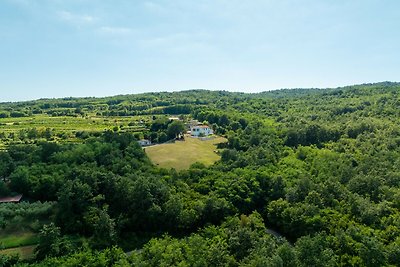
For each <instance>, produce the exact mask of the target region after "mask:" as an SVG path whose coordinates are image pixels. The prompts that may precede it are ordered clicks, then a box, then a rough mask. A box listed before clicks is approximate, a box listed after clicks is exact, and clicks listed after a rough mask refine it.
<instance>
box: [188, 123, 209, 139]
mask: <svg viewBox="0 0 400 267" xmlns="http://www.w3.org/2000/svg"><path fill="white" fill-rule="evenodd" d="M213 133H214V132H213V130H212V129H211V128H210V127H209V126H207V125H193V126H190V135H191V136H208V135H210V134H213Z"/></svg>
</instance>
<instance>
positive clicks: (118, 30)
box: [99, 26, 132, 35]
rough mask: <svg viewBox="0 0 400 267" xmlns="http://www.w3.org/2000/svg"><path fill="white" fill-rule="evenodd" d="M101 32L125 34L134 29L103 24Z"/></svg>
mask: <svg viewBox="0 0 400 267" xmlns="http://www.w3.org/2000/svg"><path fill="white" fill-rule="evenodd" d="M99 32H101V33H105V34H115V35H125V34H130V33H132V29H131V28H127V27H112V26H103V27H100V28H99Z"/></svg>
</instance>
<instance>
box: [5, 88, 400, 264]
mask: <svg viewBox="0 0 400 267" xmlns="http://www.w3.org/2000/svg"><path fill="white" fill-rule="evenodd" d="M169 116H178V117H180V118H182V119H187V120H188V119H196V120H198V121H200V122H204V123H207V124H208V125H211V126H212V128H213V129H214V132H215V133H216V134H217V135H220V136H224V137H225V138H226V139H227V142H226V143H221V144H219V149H221V153H220V156H221V159H220V160H219V161H217V162H216V163H215V164H213V165H211V166H205V165H203V164H200V163H195V164H193V165H192V166H191V167H190V168H189V169H187V170H181V171H176V170H175V169H163V168H159V167H157V166H156V165H154V164H153V163H152V161H151V160H150V159H149V158H148V156H147V155H146V152H145V151H144V150H143V149H142V147H140V145H139V144H138V142H137V141H138V140H139V139H142V138H146V139H151V140H152V141H153V142H155V143H163V142H165V141H167V140H170V139H172V138H174V137H175V136H176V132H175V131H174V129H175V128H176V126H177V125H176V124H178V123H176V122H174V121H172V122H171V120H169V119H168V117H169ZM43 117H46V118H48V124H47V125H44V126H43V127H36V126H35V127H32V126H29V125H26V126H24V127H19V128H18V127H17V128H15V131H10V129H11V127H12V126H18V119H21V118H30V119H32V120H33V119H35V118H43ZM57 117H62V118H63V120H65V121H68V118H69V117H70V118H72V119H77V118H82V119H84V120H86V121H88V123H89V122H90V123H92V124H95V120H94V119H93V118H97V119H98V118H101V119H102V120H106V119H109V120H111V121H113V120H115V121H116V118H121V117H123V118H125V120H123V123H122V124H121V123H118V124H116V125H108V126H107V127H108V128H107V127H105V128H104V127H103V125H102V126H101V127H95V128H90V127H87V129H86V128H85V129H86V130H85V129H84V128H82V129H79V130H74V129H72V130H70V128H68V129H67V130H65V129H63V128H61V127H60V128H55V127H53V126H52V124H51V121H52V120H51V119H52V118H57ZM399 118H400V84H399V83H390V82H384V83H376V84H363V85H356V86H348V87H342V88H336V89H291V90H277V91H269V92H263V93H257V94H245V93H233V92H226V91H205V90H192V91H182V92H173V93H167V92H160V93H147V94H137V95H121V96H115V97H107V98H64V99H41V100H36V101H29V102H17V103H0V122H1V124H0V140H1V142H2V144H3V147H2V149H1V151H0V197H5V196H13V195H16V194H23V196H24V201H22V202H20V203H0V228H1V229H2V230H0V233H1V232H2V231H3V232H4V233H6V232H9V233H15V232H18V231H23V230H27V229H28V230H29V231H30V232H32V233H35V234H36V241H35V242H33V243H34V244H36V245H35V248H34V257H32V258H29V259H23V258H21V257H19V256H16V255H11V254H7V255H6V254H0V266H32V267H33V266H37V267H39V266H277V267H278V266H374V267H375V266H400V120H399ZM15 123H17V124H15ZM14 124H15V125H14ZM102 127H103V128H104V129H103V128H102ZM129 129H131V130H129ZM132 129H134V130H132ZM1 235H2V234H0V240H1ZM3 245H4V244H3ZM1 246H2V244H1V241H0V249H1Z"/></svg>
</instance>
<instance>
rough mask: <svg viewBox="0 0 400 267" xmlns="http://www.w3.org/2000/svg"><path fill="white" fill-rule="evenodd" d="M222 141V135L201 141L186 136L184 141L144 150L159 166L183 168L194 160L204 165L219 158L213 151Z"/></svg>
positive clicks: (210, 163)
mask: <svg viewBox="0 0 400 267" xmlns="http://www.w3.org/2000/svg"><path fill="white" fill-rule="evenodd" d="M224 142H227V140H226V139H225V138H223V137H215V138H214V139H212V140H206V141H201V140H200V139H198V138H192V137H189V136H187V137H186V138H185V141H176V142H175V143H170V144H162V145H155V146H151V147H146V148H145V151H146V153H147V155H148V156H149V158H150V159H151V161H152V162H153V163H154V164H155V165H157V166H159V167H162V168H174V169H176V170H184V169H188V168H189V167H190V165H192V164H193V163H195V162H200V163H203V164H204V165H206V166H209V165H212V164H213V163H214V162H216V161H217V160H219V159H220V158H221V157H220V155H218V154H217V153H216V152H215V151H216V150H217V148H216V145H217V144H218V143H224Z"/></svg>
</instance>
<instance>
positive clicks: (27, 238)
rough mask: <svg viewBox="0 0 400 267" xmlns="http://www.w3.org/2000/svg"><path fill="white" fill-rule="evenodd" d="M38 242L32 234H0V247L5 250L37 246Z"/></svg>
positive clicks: (35, 235)
mask: <svg viewBox="0 0 400 267" xmlns="http://www.w3.org/2000/svg"><path fill="white" fill-rule="evenodd" d="M38 241H39V238H38V236H37V234H35V233H32V232H18V233H9V234H0V247H1V248H5V249H6V248H16V247H20V246H28V245H34V244H37V243H38Z"/></svg>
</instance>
